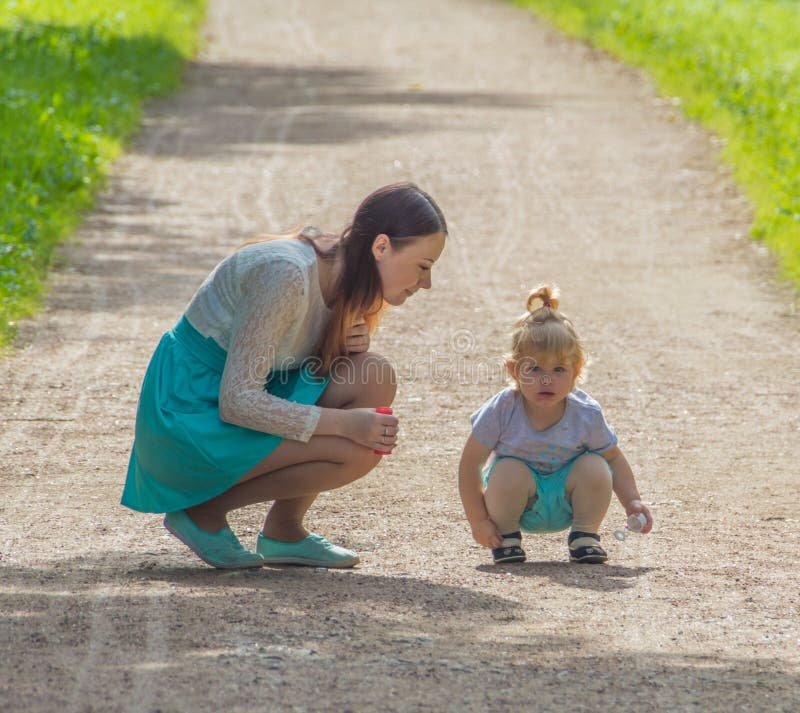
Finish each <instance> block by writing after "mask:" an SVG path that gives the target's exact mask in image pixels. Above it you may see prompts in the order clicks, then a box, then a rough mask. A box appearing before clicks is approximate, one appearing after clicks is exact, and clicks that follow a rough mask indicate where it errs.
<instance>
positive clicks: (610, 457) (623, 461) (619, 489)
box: [603, 446, 653, 534]
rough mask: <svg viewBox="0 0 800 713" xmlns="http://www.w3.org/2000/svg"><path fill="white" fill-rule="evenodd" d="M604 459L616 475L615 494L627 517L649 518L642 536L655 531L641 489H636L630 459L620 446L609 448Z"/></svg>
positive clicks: (604, 454)
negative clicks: (639, 515)
mask: <svg viewBox="0 0 800 713" xmlns="http://www.w3.org/2000/svg"><path fill="white" fill-rule="evenodd" d="M603 458H605V459H606V461H608V465H609V466H611V472H612V473H613V475H614V480H613V482H614V486H613V487H614V493H615V494H616V496H617V498H618V499H619V501H620V503H621V504H622V507H623V508H625V514H626V515H633V514H638V513H643V514H644V516H645V517H646V518H647V524H646V525H645V526H644V528H642V534H647V533H648V532H650V530H652V529H653V518H652V516H651V515H650V510H649V509H648V508H647V505H645V504H644V503H643V502H642V496H641V495H639V489H638V488H637V487H636V479H635V478H634V477H633V470H632V469H631V466H630V464H629V463H628V459H627V458H625V455H624V454H623V453H622V451H621V450H620V448H619V446H614V447H613V448H609V449H608V450H607V451H606V452H605V453H603Z"/></svg>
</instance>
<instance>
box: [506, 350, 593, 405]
mask: <svg viewBox="0 0 800 713" xmlns="http://www.w3.org/2000/svg"><path fill="white" fill-rule="evenodd" d="M512 364H513V367H512V370H511V373H512V374H513V375H514V378H515V379H516V381H517V383H518V384H519V390H520V392H522V396H523V397H524V398H525V400H526V401H528V402H530V403H531V404H533V405H534V406H541V407H543V408H549V407H551V406H555V405H557V404H560V403H561V402H562V401H563V400H564V399H566V398H567V396H568V395H569V393H570V391H572V389H573V388H574V387H575V379H576V378H577V376H578V375H577V374H576V373H575V366H574V365H573V364H572V363H571V362H570V361H569V360H564V359H559V358H558V357H556V356H553V355H550V354H542V353H534V354H530V355H528V356H525V357H522V358H521V359H519V360H517V361H516V362H512ZM512 364H510V365H509V366H512Z"/></svg>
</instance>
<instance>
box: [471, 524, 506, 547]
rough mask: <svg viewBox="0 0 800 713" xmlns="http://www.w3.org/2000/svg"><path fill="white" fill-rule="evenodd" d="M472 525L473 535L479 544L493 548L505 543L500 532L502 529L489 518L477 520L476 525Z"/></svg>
mask: <svg viewBox="0 0 800 713" xmlns="http://www.w3.org/2000/svg"><path fill="white" fill-rule="evenodd" d="M470 527H471V528H472V536H473V537H474V538H475V542H477V543H478V544H479V545H483V546H484V547H488V548H489V549H490V550H493V549H496V548H497V547H500V545H502V544H503V536H502V535H501V534H500V530H498V529H497V525H495V524H494V522H492V521H491V520H489V519H488V518H487V519H486V520H481V521H480V522H476V523H475V524H474V525H473V524H472V523H470Z"/></svg>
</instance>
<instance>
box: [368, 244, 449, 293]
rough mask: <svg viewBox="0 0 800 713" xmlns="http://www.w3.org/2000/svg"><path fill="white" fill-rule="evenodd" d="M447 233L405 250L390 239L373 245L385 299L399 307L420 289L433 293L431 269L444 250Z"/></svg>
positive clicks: (409, 246)
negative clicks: (394, 245)
mask: <svg viewBox="0 0 800 713" xmlns="http://www.w3.org/2000/svg"><path fill="white" fill-rule="evenodd" d="M444 239H445V236H444V233H432V234H431V235H423V236H422V237H419V238H417V239H416V240H414V241H413V242H409V243H407V244H406V245H405V246H404V247H402V248H393V247H392V243H391V241H390V240H389V238H388V236H386V235H383V234H381V235H379V236H378V237H377V238H375V241H374V242H373V244H372V254H373V255H374V256H375V262H376V264H377V265H378V272H379V273H380V276H381V283H382V284H383V299H384V300H386V302H388V303H389V304H390V305H393V306H395V307H397V306H398V305H401V304H403V302H405V301H406V300H407V299H408V298H409V297H411V295H413V294H414V293H415V292H416V291H417V290H418V289H420V288H423V289H426V290H428V289H430V287H431V268H432V267H433V264H434V263H435V262H436V261H437V260H438V259H439V256H440V255H441V254H442V250H444Z"/></svg>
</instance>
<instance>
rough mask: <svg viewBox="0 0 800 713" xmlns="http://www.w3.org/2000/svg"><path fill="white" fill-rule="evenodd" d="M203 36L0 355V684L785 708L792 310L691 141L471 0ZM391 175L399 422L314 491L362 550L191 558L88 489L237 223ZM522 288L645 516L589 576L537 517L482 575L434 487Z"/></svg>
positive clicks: (613, 517) (104, 487)
mask: <svg viewBox="0 0 800 713" xmlns="http://www.w3.org/2000/svg"><path fill="white" fill-rule="evenodd" d="M206 32H207V40H208V41H207V47H206V49H205V50H204V51H203V52H202V54H201V55H200V56H199V57H198V59H197V61H196V62H194V63H193V64H192V65H190V67H189V68H188V71H187V73H186V82H185V86H184V89H183V90H182V91H181V92H180V93H179V94H178V95H177V96H175V97H173V98H171V99H169V100H165V101H161V102H159V103H156V104H154V105H152V106H151V107H150V109H149V112H148V115H147V118H146V120H145V122H144V127H143V130H142V132H141V133H140V135H139V136H138V138H137V139H136V141H135V142H134V145H133V146H132V147H131V150H130V151H129V152H128V153H127V154H126V155H125V156H124V157H123V158H122V159H121V160H120V161H119V162H118V163H117V165H116V167H115V170H114V173H113V175H112V177H111V180H110V182H109V186H108V189H107V190H106V191H105V192H104V193H103V194H102V195H101V197H100V199H99V201H98V204H97V207H96V209H95V210H94V211H93V212H92V213H91V214H90V215H88V216H87V218H86V221H85V223H84V225H83V227H82V228H81V230H80V231H79V233H78V243H77V244H75V245H73V246H71V247H70V248H69V249H68V250H66V256H65V259H64V262H63V265H62V267H61V268H60V269H59V270H58V271H57V272H56V273H55V275H54V277H53V280H52V293H51V298H50V300H49V308H48V309H47V311H46V312H44V313H43V314H42V315H41V316H40V318H39V319H38V320H36V321H35V322H30V323H27V324H25V325H23V327H22V329H21V338H20V340H19V349H18V350H17V351H16V352H15V353H14V354H13V355H12V356H11V357H10V358H7V359H5V360H3V361H2V362H0V413H1V414H2V418H3V420H2V424H1V425H0V429H1V430H0V453H2V457H1V458H0V557H1V559H0V611H1V612H2V619H0V656H2V659H3V665H2V667H0V709H2V710H7V711H26V712H27V711H59V713H71V712H73V711H164V712H166V711H192V713H194V712H196V711H223V710H224V711H226V713H233V712H235V711H252V710H264V711H340V712H344V711H353V712H354V713H355V712H358V711H469V712H472V711H474V712H476V713H478V712H484V711H512V710H514V711H516V710H537V711H564V710H572V711H600V710H614V711H625V710H653V711H684V710H686V711H725V712H727V711H731V710H752V711H762V710H763V711H770V713H777V712H778V711H787V712H788V711H796V710H797V706H798V700H800V666H799V664H800V655H799V652H800V627H798V624H797V611H798V609H800V594H799V590H800V587H799V586H798V584H799V583H798V576H797V568H796V567H795V566H794V563H793V559H794V553H796V552H797V551H798V545H800V536H798V515H797V504H798V502H800V498H799V497H798V496H800V492H798V491H799V489H798V481H797V463H798V459H799V458H800V438H799V437H798V435H799V433H798V432H799V431H800V414H799V413H798V408H797V397H798V388H797V384H798V379H800V336H799V331H798V317H797V315H796V314H795V313H794V310H793V308H792V306H791V303H792V296H791V294H790V293H789V292H788V291H787V290H786V289H784V288H782V287H780V286H777V285H776V283H775V282H774V281H773V279H772V277H771V272H770V265H769V262H768V259H767V258H765V257H764V256H763V255H761V254H760V253H759V252H758V250H756V249H755V248H754V247H752V245H751V244H750V242H749V241H748V240H747V239H746V238H745V237H742V236H745V235H746V233H747V227H748V223H749V214H748V208H747V205H746V203H745V202H744V201H743V200H742V198H741V197H740V196H739V194H738V193H737V191H736V189H735V188H734V187H733V185H732V183H731V181H730V178H729V176H728V175H727V173H726V171H725V170H724V169H723V168H721V167H720V166H719V165H718V163H717V162H716V159H715V154H714V152H715V147H714V145H713V142H712V141H711V140H710V139H709V137H708V136H707V135H706V134H704V133H703V132H702V131H700V130H698V129H697V128H695V127H693V126H690V125H687V124H686V123H685V122H684V121H683V120H682V119H681V118H680V117H679V115H678V114H677V113H676V111H675V110H674V108H673V107H672V106H671V105H670V104H669V103H668V102H664V101H662V100H660V99H659V98H658V97H657V95H656V94H655V93H654V92H653V90H652V88H651V87H650V86H649V85H648V84H647V83H646V82H645V81H644V80H643V79H642V78H641V77H640V76H639V75H638V74H636V73H635V72H633V71H631V70H628V69H625V68H622V67H620V66H619V65H617V64H616V63H614V62H612V61H610V60H609V59H607V58H605V57H604V56H602V55H599V54H597V53H595V52H594V51H592V50H590V49H588V48H586V47H585V46H583V45H580V44H577V43H575V42H571V41H568V40H565V39H563V38H562V37H560V36H558V35H557V34H555V33H554V32H552V31H551V30H549V29H547V28H546V27H544V26H542V25H541V24H539V23H538V22H536V21H535V20H534V19H533V18H531V17H530V16H528V15H527V14H525V13H523V12H522V11H520V10H517V9H515V8H513V7H511V6H510V5H507V4H504V3H502V2H492V1H490V0H460V1H456V0H440V1H439V2H436V3H429V2H423V1H422V0H403V2H399V1H395V2H389V1H386V2H366V0H361V1H359V0H340V1H339V2H336V3H331V2H324V1H323V0H307V1H306V0H304V1H302V2H300V1H297V0H295V1H291V0H281V1H280V2H278V1H277V0H275V1H270V2H264V1H263V0H262V1H257V0H237V2H235V3H232V2H224V1H223V0H212V1H211V2H210V11H209V20H208V26H207V31H206ZM401 179H411V180H414V181H416V182H418V183H419V184H420V185H422V186H423V187H424V188H425V189H427V190H429V191H431V192H432V193H433V195H435V196H436V197H437V199H438V200H439V202H440V203H441V205H442V207H443V209H444V211H445V213H446V215H447V216H448V219H449V223H450V227H451V237H450V239H449V244H448V247H447V249H446V250H445V253H444V255H443V259H442V261H441V263H440V265H439V266H437V268H436V270H434V289H433V290H432V291H431V292H430V293H427V294H424V295H423V294H420V295H418V296H417V297H415V298H414V299H413V300H411V301H410V303H409V304H408V305H407V306H405V307H404V308H403V309H400V310H397V311H395V312H394V313H392V314H391V315H390V316H389V317H388V318H387V320H386V322H385V326H384V327H383V329H382V330H381V332H380V334H379V335H378V338H377V340H376V342H375V344H374V346H375V348H376V349H377V350H379V351H382V352H383V353H385V354H387V355H389V356H391V358H392V359H394V360H395V362H396V364H397V369H398V372H399V373H400V377H401V385H400V391H399V394H398V399H397V402H396V404H395V407H396V412H397V413H398V414H399V415H400V416H401V419H402V427H403V431H404V445H403V447H402V449H398V450H397V451H396V453H395V454H394V455H393V456H392V457H391V458H387V459H385V462H384V463H383V464H382V465H381V466H380V467H379V468H378V469H376V471H374V472H373V473H372V474H370V476H368V477H367V478H366V479H364V480H363V481H361V482H359V483H356V484H354V485H352V486H350V487H347V488H345V489H343V490H341V491H337V492H335V493H331V494H328V495H324V496H321V497H320V499H319V501H318V504H317V506H316V507H315V509H314V510H313V511H312V515H311V517H310V525H311V526H312V527H313V528H314V529H315V530H317V531H318V532H321V533H323V534H325V535H328V536H331V537H332V538H334V539H335V540H337V541H339V542H341V543H342V544H345V545H347V546H351V547H354V548H356V549H358V550H359V551H360V552H361V555H362V564H361V565H360V566H359V567H358V568H357V569H355V570H354V571H349V572H316V571H314V570H305V569H291V568H286V569H278V568H271V569H264V570H261V571H258V572H255V573H252V572H251V573H221V572H217V571H214V570H211V569H209V568H207V567H205V566H204V565H202V563H200V562H199V561H197V560H195V559H194V558H193V557H192V556H191V555H190V554H189V553H188V551H187V550H186V549H185V548H183V547H182V546H180V545H179V543H177V542H176V541H175V540H174V539H173V538H171V537H170V536H169V535H168V534H167V533H166V532H165V531H164V530H163V528H162V527H161V524H160V519H159V518H158V517H157V516H147V515H140V514H134V513H131V512H127V511H125V510H124V509H123V508H121V507H120V506H119V505H118V500H119V495H120V490H121V485H122V481H123V476H124V470H125V467H126V464H127V455H128V450H129V448H130V443H131V439H132V427H133V418H134V411H135V405H136V399H137V396H138V388H139V384H140V380H141V377H142V375H143V372H144V368H145V366H146V363H147V360H148V358H149V356H150V353H151V352H152V349H153V348H154V346H155V344H156V342H157V340H158V338H159V336H160V334H161V333H162V332H163V331H164V330H165V329H167V328H169V327H170V326H172V324H174V322H175V321H176V319H177V317H178V316H179V315H180V313H181V310H182V308H183V307H184V305H185V304H186V302H187V301H188V299H189V297H190V296H191V294H192V293H193V291H194V289H195V288H196V287H197V285H198V284H199V282H200V281H201V280H202V278H203V277H204V276H205V274H206V273H207V272H208V270H210V268H211V267H213V265H214V264H215V263H216V262H217V261H218V260H219V259H220V258H221V257H222V256H223V255H225V254H226V253H227V252H228V251H229V250H231V249H232V248H233V247H234V246H236V245H237V244H238V243H239V242H240V241H241V240H242V239H243V238H244V237H246V236H248V235H249V234H251V233H254V232H264V231H281V230H286V229H291V228H293V227H296V226H298V225H302V224H307V223H309V222H315V223H317V224H320V225H322V226H324V227H327V228H329V229H339V228H341V227H342V226H343V224H344V223H345V221H346V220H347V218H348V217H349V214H350V213H351V211H352V210H353V209H354V207H355V205H356V203H357V201H358V200H359V199H360V198H361V197H362V196H363V195H365V194H366V193H367V192H368V191H369V190H371V189H372V188H374V187H376V186H378V185H382V184H384V183H388V182H392V181H395V180H401ZM542 280H554V281H556V282H557V283H558V284H559V285H560V286H561V287H562V290H563V302H562V304H563V307H564V309H565V311H567V312H568V313H570V314H571V315H573V317H574V319H575V322H576V324H577V326H578V328H579V330H580V331H581V332H582V333H583V334H584V336H585V338H586V341H587V343H588V346H589V348H590V351H591V352H592V354H593V364H592V367H591V372H590V375H589V379H588V382H587V384H586V386H585V388H586V389H587V390H589V391H590V392H591V393H592V394H593V395H594V396H595V397H596V398H597V399H598V400H599V401H600V402H601V403H603V404H604V406H605V408H606V411H607V415H608V417H609V420H610V421H611V422H612V423H613V424H614V425H615V426H616V428H617V431H618V433H619V434H620V439H621V443H622V445H623V447H624V449H625V451H626V454H627V455H628V458H629V460H630V461H631V463H632V465H633V466H634V469H635V472H636V473H637V477H638V480H639V484H640V487H641V489H642V492H643V494H644V496H645V498H646V500H647V501H648V502H650V503H652V506H651V507H652V510H653V512H654V515H655V518H656V529H655V531H654V533H653V534H652V535H650V536H647V537H644V538H641V537H635V538H629V540H628V541H627V542H626V543H624V544H620V543H617V542H616V541H615V540H614V539H613V538H612V537H611V531H612V530H613V529H615V528H616V527H619V526H620V525H621V524H622V521H623V513H622V511H621V509H620V507H619V505H618V504H616V503H615V504H613V505H612V510H611V513H610V515H609V518H608V519H607V521H606V524H605V527H606V530H605V531H604V532H603V535H604V537H605V540H604V542H608V543H609V550H610V554H611V559H610V563H609V564H608V565H607V566H605V567H580V566H570V565H569V564H568V563H567V562H566V556H565V555H566V548H565V544H564V538H563V536H562V535H547V536H540V537H531V538H529V539H528V540H527V543H528V544H527V550H528V553H529V557H530V561H529V562H528V563H527V564H525V565H523V566H506V567H492V566H490V565H489V564H488V562H489V558H488V556H487V553H486V552H485V551H482V550H481V549H480V548H479V547H478V546H476V545H475V544H473V543H472V541H471V538H470V536H469V533H468V528H467V527H466V523H465V521H464V519H463V515H462V512H461V507H460V503H459V501H458V494H457V491H456V485H455V471H456V467H457V462H458V456H459V453H460V448H461V446H462V444H463V441H464V439H465V438H466V436H467V433H468V420H467V417H468V415H469V413H471V411H472V410H474V409H475V408H476V407H477V406H478V405H479V404H480V403H482V401H483V400H484V399H485V398H487V397H488V396H489V395H490V394H492V393H494V392H495V391H497V390H498V389H499V388H500V386H501V381H502V378H501V374H500V371H499V367H498V363H499V357H500V355H501V354H502V353H503V351H504V350H505V349H506V347H507V343H506V342H507V340H506V334H507V331H508V328H509V323H510V321H511V320H512V319H513V318H514V317H515V316H516V315H517V314H518V313H519V312H520V311H521V309H522V307H523V305H524V298H525V294H526V290H527V288H528V287H530V286H531V285H532V284H534V283H537V282H539V281H542ZM262 516H263V509H262V508H257V507H253V508H248V509H246V510H243V511H240V512H238V513H236V515H235V517H234V526H235V528H236V529H237V530H238V531H239V532H240V533H241V534H242V535H243V536H244V539H245V541H249V540H250V539H251V538H253V537H255V533H256V532H257V530H258V528H259V526H260V520H261V518H262Z"/></svg>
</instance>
